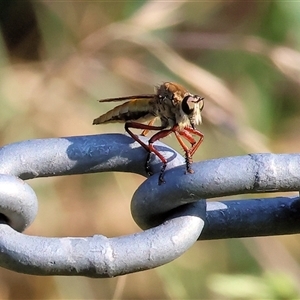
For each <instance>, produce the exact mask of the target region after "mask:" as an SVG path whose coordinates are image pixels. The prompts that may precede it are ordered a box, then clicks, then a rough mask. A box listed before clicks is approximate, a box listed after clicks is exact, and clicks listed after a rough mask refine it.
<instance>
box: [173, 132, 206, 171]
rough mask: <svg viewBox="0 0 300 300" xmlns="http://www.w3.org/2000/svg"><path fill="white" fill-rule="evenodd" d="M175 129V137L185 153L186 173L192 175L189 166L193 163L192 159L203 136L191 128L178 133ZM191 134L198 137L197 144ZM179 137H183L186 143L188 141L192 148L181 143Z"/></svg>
mask: <svg viewBox="0 0 300 300" xmlns="http://www.w3.org/2000/svg"><path fill="white" fill-rule="evenodd" d="M176 129H177V130H176V131H174V133H175V136H176V138H177V140H178V142H179V144H180V145H181V147H182V148H183V150H184V152H185V163H186V171H187V172H188V173H194V171H193V170H192V169H191V164H192V162H193V160H192V157H193V155H194V153H195V152H196V151H197V149H198V148H199V146H200V145H201V143H202V141H203V138H204V135H203V134H202V133H201V132H200V131H198V130H196V129H194V128H192V127H185V128H184V129H183V130H180V131H179V130H178V128H176ZM191 134H194V135H197V136H199V140H198V142H196V141H195V139H194V138H193V136H192V135H191ZM181 136H182V137H184V138H185V139H186V140H187V141H189V142H190V143H191V145H192V147H191V148H190V149H189V148H188V147H187V146H186V144H185V143H184V142H183V140H182V138H181Z"/></svg>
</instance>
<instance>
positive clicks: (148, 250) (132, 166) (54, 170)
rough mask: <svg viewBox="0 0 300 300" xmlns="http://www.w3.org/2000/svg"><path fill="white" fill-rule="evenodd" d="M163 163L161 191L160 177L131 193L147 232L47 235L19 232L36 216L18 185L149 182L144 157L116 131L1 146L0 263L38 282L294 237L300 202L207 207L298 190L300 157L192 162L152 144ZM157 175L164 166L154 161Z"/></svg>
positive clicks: (29, 194) (112, 272)
mask: <svg viewBox="0 0 300 300" xmlns="http://www.w3.org/2000/svg"><path fill="white" fill-rule="evenodd" d="M157 145H158V146H157V147H158V149H159V150H160V151H161V152H162V153H163V155H164V156H165V157H166V158H168V161H169V163H168V166H167V172H166V174H165V179H166V181H167V183H166V184H163V185H161V186H158V184H157V181H158V178H157V175H153V176H152V177H151V178H149V179H147V180H146V181H145V182H144V183H143V184H142V185H141V186H140V187H139V188H138V189H137V190H136V192H135V194H134V196H133V199H132V203H131V210H132V215H133V218H134V220H135V221H136V222H137V224H138V225H139V226H140V227H141V228H143V229H144V231H143V232H140V233H136V234H133V235H129V236H122V237H117V238H107V237H104V236H102V235H95V236H93V237H83V238H71V237H69V238H46V237H35V236H27V235H25V234H22V233H21V232H22V231H23V230H24V229H25V228H26V227H27V226H29V225H30V224H31V223H32V222H33V221H34V218H35V216H36V214H37V207H38V205H37V198H36V195H35V193H34V191H33V190H32V188H31V187H30V186H29V185H28V184H27V183H26V182H25V181H24V180H26V179H32V178H36V177H47V176H60V175H69V174H84V173H95V172H106V171H120V172H132V173H137V174H141V175H144V176H146V174H145V170H144V162H145V157H146V153H145V151H144V149H142V148H141V147H140V146H139V145H138V144H137V143H133V141H132V139H131V138H129V137H127V136H125V135H121V134H105V135H94V136H81V137H66V138H54V139H41V140H29V141H24V142H20V143H15V144H11V145H7V146H5V147H2V148H1V149H0V220H1V222H0V232H1V234H0V266H2V267H5V268H8V269H11V270H15V271H17V272H22V273H27V274H37V275H81V276H89V277H111V276H117V275H122V274H126V273H131V272H136V271H140V270H145V269H150V268H154V267H157V266H159V265H162V264H165V263H167V262H169V261H172V260H173V259H175V258H177V257H178V256H180V255H181V254H182V253H184V252H185V251H186V250H187V249H189V248H190V247H191V246H192V245H193V244H194V243H195V242H196V241H197V240H198V239H218V238H232V237H245V236H261V235H276V234H292V233H299V232H300V222H299V219H300V218H299V212H300V201H299V197H294V198H287V197H277V198H265V199H247V200H232V201H218V202H211V201H206V200H205V199H208V198H215V197H220V196H228V195H236V194H246V193H263V192H275V191H276V192H278V191H281V192H285V191H299V187H300V154H281V155H275V154H252V155H246V156H239V157H226V158H220V159H214V160H208V161H202V162H199V163H194V164H193V169H194V171H195V173H194V174H192V175H190V174H189V175H186V176H183V173H184V168H185V167H184V159H183V158H182V157H181V156H180V155H179V154H178V153H176V152H175V151H174V150H173V149H171V148H169V147H167V146H165V145H164V144H162V143H157ZM151 165H152V166H153V170H154V171H155V173H157V172H159V169H160V165H161V164H160V161H159V160H157V159H155V158H154V159H153V161H152V162H151Z"/></svg>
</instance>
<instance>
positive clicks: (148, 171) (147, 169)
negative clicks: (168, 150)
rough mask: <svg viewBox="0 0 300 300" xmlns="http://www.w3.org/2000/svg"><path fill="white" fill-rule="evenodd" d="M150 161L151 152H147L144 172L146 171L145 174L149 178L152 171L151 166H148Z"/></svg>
mask: <svg viewBox="0 0 300 300" xmlns="http://www.w3.org/2000/svg"><path fill="white" fill-rule="evenodd" d="M150 159H151V152H150V151H149V152H148V155H147V159H146V163H145V170H146V172H147V174H148V175H149V176H152V175H153V171H152V169H151V166H150Z"/></svg>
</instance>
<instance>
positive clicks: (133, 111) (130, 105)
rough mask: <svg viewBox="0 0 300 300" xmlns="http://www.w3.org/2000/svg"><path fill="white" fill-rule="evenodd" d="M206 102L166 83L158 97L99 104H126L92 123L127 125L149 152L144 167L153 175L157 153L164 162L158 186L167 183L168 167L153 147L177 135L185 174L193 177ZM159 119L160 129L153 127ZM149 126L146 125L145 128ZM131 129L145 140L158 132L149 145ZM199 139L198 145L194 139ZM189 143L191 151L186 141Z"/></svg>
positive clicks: (158, 91) (177, 86)
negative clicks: (166, 138)
mask: <svg viewBox="0 0 300 300" xmlns="http://www.w3.org/2000/svg"><path fill="white" fill-rule="evenodd" d="M203 100H204V98H202V97H199V96H197V95H193V94H191V93H189V92H188V91H187V90H186V89H185V88H184V87H183V86H181V85H180V84H177V83H173V82H165V83H163V84H162V85H161V86H159V87H157V88H156V93H155V94H145V95H137V96H129V97H119V98H109V99H103V100H99V102H111V101H126V102H125V103H123V104H121V105H118V106H116V107H115V108H113V109H112V110H110V111H108V112H107V113H105V114H103V115H101V116H100V117H98V118H96V119H95V120H94V121H93V124H103V123H112V122H125V130H126V131H127V132H128V133H129V135H130V136H131V137H132V138H133V139H134V140H135V141H137V142H138V143H139V144H140V145H141V146H142V147H143V148H144V149H145V150H146V151H147V152H148V156H147V160H146V164H145V168H146V172H147V173H148V174H149V175H152V171H151V168H150V155H151V153H154V154H155V155H157V156H158V157H159V158H160V160H161V161H162V164H163V166H162V168H161V171H160V175H159V180H158V184H159V185H160V184H161V183H164V182H165V181H164V172H165V169H166V166H167V160H166V159H165V157H164V156H163V155H162V154H161V153H160V152H159V151H158V150H157V149H156V148H155V147H154V146H153V143H154V142H155V141H157V140H159V139H161V138H164V137H166V136H168V135H169V134H171V133H172V132H174V134H175V136H176V138H177V140H178V142H179V144H180V145H181V147H182V148H183V150H184V152H185V162H186V173H193V170H192V169H191V164H192V156H193V155H194V153H195V152H196V150H197V149H198V147H199V146H200V144H201V143H202V141H203V137H204V136H203V134H202V133H201V132H200V131H198V130H197V129H196V128H195V125H198V124H200V123H201V121H202V120H201V111H202V109H203V106H204V101H203ZM157 118H158V119H160V122H161V125H160V126H154V125H153V124H154V121H155V119H157ZM143 123H147V124H143ZM131 128H134V129H142V130H143V132H142V135H143V136H146V135H147V134H148V132H149V131H150V130H156V131H158V132H157V133H156V134H154V135H153V136H152V137H151V138H150V139H149V141H148V145H147V144H145V143H144V142H142V141H141V140H140V139H139V137H138V136H137V135H135V134H134V133H133V132H132V131H131ZM193 135H196V136H198V137H199V139H198V141H196V140H195V139H194V137H193ZM182 138H184V139H185V140H187V141H188V142H189V143H190V144H191V147H190V148H189V147H188V146H187V145H186V144H185V143H184V141H183V140H182Z"/></svg>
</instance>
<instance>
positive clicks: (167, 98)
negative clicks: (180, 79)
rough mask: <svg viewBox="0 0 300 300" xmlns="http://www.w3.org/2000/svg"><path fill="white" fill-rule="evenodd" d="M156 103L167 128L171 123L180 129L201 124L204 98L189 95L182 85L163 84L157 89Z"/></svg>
mask: <svg viewBox="0 0 300 300" xmlns="http://www.w3.org/2000/svg"><path fill="white" fill-rule="evenodd" d="M157 96H158V101H159V103H160V105H161V107H163V108H164V109H163V112H164V113H165V114H167V115H166V116H162V117H166V118H167V119H168V122H169V126H172V123H174V124H178V125H179V126H180V127H186V126H188V127H192V128H194V126H195V125H198V124H200V123H201V121H202V120H201V111H202V109H203V106H204V101H203V100H204V98H202V97H199V96H197V95H193V94H191V93H189V92H188V91H187V90H186V89H185V88H184V87H183V86H182V85H180V84H178V83H174V82H165V83H163V84H162V85H161V86H159V87H158V88H157Z"/></svg>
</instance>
